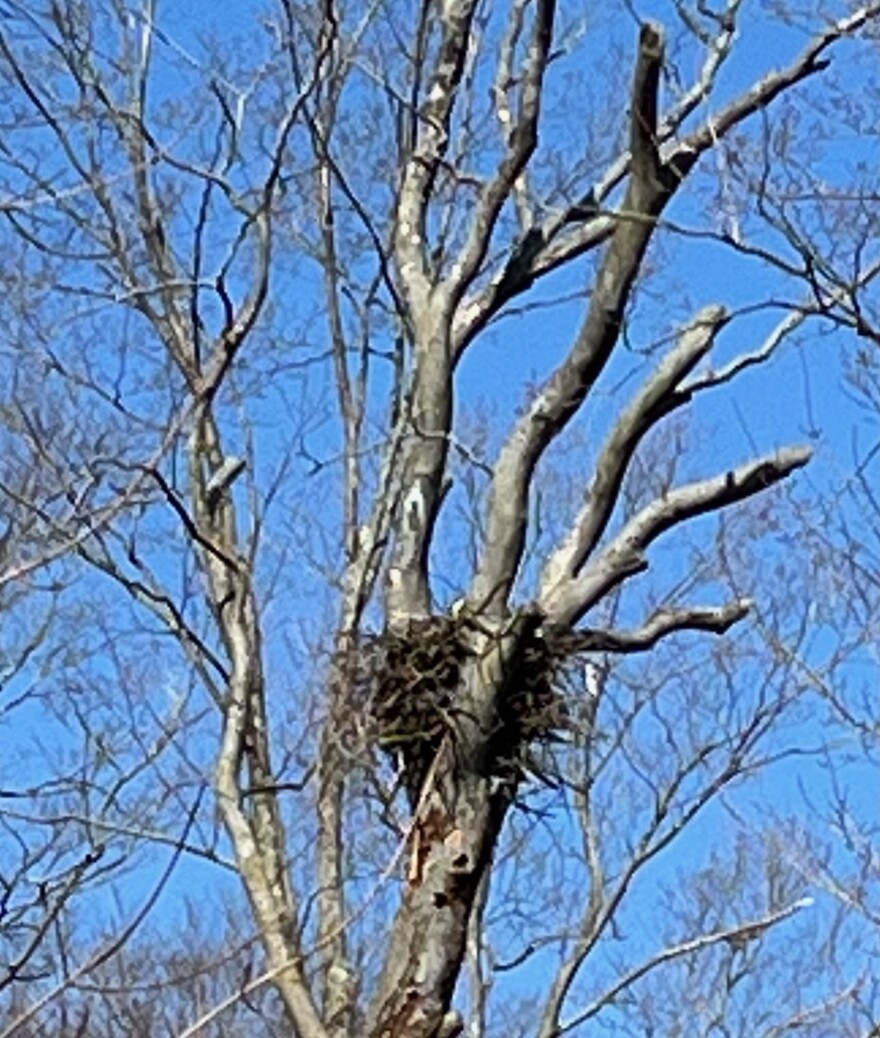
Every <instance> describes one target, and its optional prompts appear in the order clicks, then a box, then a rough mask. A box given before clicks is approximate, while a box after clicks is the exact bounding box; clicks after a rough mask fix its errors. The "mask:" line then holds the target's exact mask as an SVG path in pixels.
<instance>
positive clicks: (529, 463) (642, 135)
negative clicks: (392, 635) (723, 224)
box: [472, 25, 679, 610]
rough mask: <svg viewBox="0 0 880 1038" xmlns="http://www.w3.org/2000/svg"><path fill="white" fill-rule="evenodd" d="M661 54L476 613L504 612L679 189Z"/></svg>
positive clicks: (653, 60)
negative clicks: (544, 500) (667, 166)
mask: <svg viewBox="0 0 880 1038" xmlns="http://www.w3.org/2000/svg"><path fill="white" fill-rule="evenodd" d="M662 56H663V48H662V37H661V34H660V30H659V29H658V28H657V27H656V26H653V25H648V26H645V27H643V29H642V32H641V36H640V39H639V52H638V59H637V61H636V69H635V74H634V77H633V91H632V115H631V128H630V132H631V138H632V146H633V151H634V153H636V155H637V158H636V160H635V161H634V162H633V167H632V170H631V173H630V180H629V185H628V187H627V191H626V195H625V198H624V201H623V206H622V208H621V213H620V215H619V217H618V220H617V226H616V229H615V232H614V237H613V239H612V241H611V244H610V245H609V247H608V251H607V253H606V255H605V257H604V259H603V261H602V264H601V267H600V269H599V273H598V276H597V278H596V284H595V288H594V291H593V295H592V299H591V302H590V306H589V309H588V311H587V315H586V317H585V319H584V323H583V325H582V326H581V330H580V332H579V334H578V337H577V339H576V340H575V343H574V345H573V347H572V349H571V352H570V353H569V355H568V356H567V357H566V359H565V360H564V361H563V363H562V364H561V365H560V366H559V367H558V368H557V369H556V371H555V372H554V373H553V375H552V376H551V377H550V379H549V380H548V382H547V383H546V384H545V386H544V387H543V389H542V390H541V392H540V393H539V394H538V395H537V397H536V398H535V400H534V401H533V402H532V404H531V406H530V407H529V409H528V411H527V412H526V413H525V415H523V417H522V418H521V419H520V421H519V422H517V424H516V426H515V427H514V429H513V431H512V432H511V434H510V437H509V438H508V440H507V442H506V443H505V445H504V446H503V448H502V450H501V453H500V455H499V458H498V461H497V463H496V465H495V476H494V479H493V481H492V491H491V497H490V502H489V515H488V520H487V532H486V541H485V549H484V552H483V557H482V559H481V561H480V567H479V570H478V572H477V576H476V578H475V580H474V585H473V588H472V598H473V604H474V606H475V607H476V608H478V609H481V608H489V609H493V610H497V609H499V608H501V607H503V605H504V603H505V601H506V599H507V596H508V593H509V591H510V587H511V585H512V583H513V580H514V578H515V576H516V571H517V568H518V566H519V561H520V556H521V554H522V548H523V543H524V538H525V526H526V513H527V499H528V490H529V483H530V481H531V477H532V472H533V470H534V467H535V465H536V464H537V462H538V460H539V458H540V457H541V455H542V454H543V452H544V451H545V450H546V448H547V446H548V445H549V444H550V443H551V442H552V440H553V439H554V437H555V436H557V435H558V434H559V433H560V432H561V431H562V429H563V428H565V426H566V424H567V423H568V421H569V420H570V419H571V417H572V416H573V415H574V414H575V413H576V412H577V410H578V408H579V407H580V406H581V404H582V403H583V401H584V399H585V398H586V396H587V393H588V392H589V391H590V389H591V388H592V386H593V385H594V383H595V381H596V379H597V378H598V377H599V375H600V374H601V372H602V369H603V368H604V367H605V364H606V362H607V360H608V358H609V356H610V355H611V351H612V350H613V348H614V344H615V343H616V341H617V337H618V334H619V332H620V324H621V320H622V317H623V311H624V308H625V306H626V303H627V300H628V298H629V292H630V289H631V287H632V284H633V281H634V280H635V277H636V275H637V274H638V271H639V268H640V266H641V261H642V257H643V256H644V254H645V249H646V248H647V246H648V242H649V241H650V239H651V234H652V233H653V230H654V226H655V221H656V217H657V216H658V215H659V213H660V212H661V211H662V209H663V206H664V205H665V204H666V202H667V201H668V199H669V197H670V195H671V191H672V190H674V189H675V187H676V186H677V185H678V183H679V181H678V180H677V179H673V180H670V179H669V178H664V177H662V170H661V169H660V167H659V159H658V155H657V148H656V142H655V138H654V131H655V129H656V127H655V124H654V123H655V120H656V114H657V86H658V78H659V70H660V64H661V62H662Z"/></svg>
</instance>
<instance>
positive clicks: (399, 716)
mask: <svg viewBox="0 0 880 1038" xmlns="http://www.w3.org/2000/svg"><path fill="white" fill-rule="evenodd" d="M473 623H475V621H470V620H468V619H456V618H452V617H447V616H433V617H430V618H428V619H426V620H420V621H414V622H413V623H412V624H411V625H410V627H409V629H408V630H407V631H406V632H400V631H392V630H386V631H383V632H382V633H380V634H372V635H367V636H365V637H364V638H363V640H362V641H361V644H360V646H359V654H358V655H359V660H358V667H357V668H356V676H355V688H354V689H353V690H352V691H353V692H354V693H355V695H354V701H355V702H357V703H361V704H364V705H365V707H366V710H365V712H366V715H367V718H368V721H369V728H370V732H371V737H372V739H373V741H374V744H375V745H377V746H378V747H379V748H380V749H381V750H382V751H383V752H385V753H386V754H388V755H390V756H391V757H392V758H393V760H394V762H395V765H396V767H397V769H398V772H399V774H400V777H401V780H402V782H403V784H404V786H405V788H406V790H407V793H408V795H409V797H410V801H411V802H412V803H413V804H415V802H416V801H417V800H418V798H419V795H420V792H421V787H422V783H423V781H424V779H425V776H426V774H427V771H428V769H429V767H430V765H431V762H432V761H433V759H434V756H435V754H436V752H437V750H438V748H439V746H440V743H441V741H442V739H443V736H444V734H445V733H446V732H452V733H453V734H454V731H455V719H456V708H457V703H456V696H457V691H458V688H459V685H460V678H461V672H462V668H463V666H464V665H465V664H466V661H467V659H468V657H469V655H470V654H471V650H470V648H469V641H470V639H469V637H468V636H469V633H470V634H472V633H473V631H472V628H471V630H470V631H469V626H470V625H472V624H473ZM571 655H572V650H571V646H570V644H567V643H566V637H565V634H564V632H562V633H554V632H548V631H547V630H546V629H542V628H541V627H540V626H538V625H537V624H536V625H533V627H532V628H531V629H530V630H529V631H527V632H526V633H525V634H524V635H523V636H522V638H521V640H520V644H519V646H518V651H517V653H516V655H515V657H514V659H513V661H512V663H511V667H510V672H509V673H508V675H507V681H506V685H505V689H504V691H503V694H502V695H501V696H500V698H499V703H498V713H499V718H498V725H497V730H496V731H495V732H493V733H492V735H491V738H490V753H489V758H490V760H491V762H492V763H491V769H492V774H493V775H496V776H498V777H499V778H501V779H504V780H505V781H510V782H511V783H512V784H513V785H516V783H517V782H518V781H519V779H520V778H522V776H523V774H524V773H525V772H526V771H529V772H531V773H532V774H533V775H535V774H537V777H539V778H542V779H546V780H548V781H549V778H548V776H547V775H546V774H545V773H541V772H539V769H538V768H537V766H536V758H535V756H534V754H533V752H532V750H533V748H534V747H535V746H536V744H537V745H543V746H547V745H549V744H551V743H553V742H558V741H559V740H560V738H561V736H562V734H563V733H564V731H565V729H566V728H567V727H569V712H568V708H567V705H566V698H565V695H564V693H563V690H562V681H561V680H560V679H561V678H562V676H563V671H564V670H565V667H566V663H567V662H568V661H569V660H570V658H571ZM544 756H546V754H545V755H544Z"/></svg>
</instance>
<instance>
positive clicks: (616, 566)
mask: <svg viewBox="0 0 880 1038" xmlns="http://www.w3.org/2000/svg"><path fill="white" fill-rule="evenodd" d="M811 456H812V450H811V449H810V448H809V447H787V448H784V449H782V450H780V451H777V453H776V454H773V455H768V456H765V457H763V458H759V459H757V460H754V461H749V462H746V463H744V464H743V465H740V466H739V467H738V468H736V469H732V470H730V471H729V472H726V473H723V474H722V475H719V476H715V477H713V478H712V479H706V480H702V481H700V482H697V483H689V484H687V485H686V486H683V487H678V488H676V489H674V490H672V491H670V492H669V493H668V494H666V495H665V496H664V497H661V498H658V499H657V500H656V501H653V502H652V503H651V504H650V505H648V506H647V507H646V508H643V509H642V510H641V511H640V512H639V513H638V514H637V515H636V516H634V517H633V518H632V519H630V521H629V522H628V523H627V524H626V525H625V526H624V527H623V529H622V530H621V531H620V532H619V533H618V534H617V535H616V536H615V537H614V538H613V540H612V541H611V542H610V543H609V544H608V545H607V546H606V547H605V548H604V549H603V551H602V552H601V553H600V554H599V555H598V556H597V558H596V559H594V560H593V561H592V562H590V563H588V564H587V566H586V567H585V568H584V569H583V570H582V571H581V573H580V574H578V575H577V576H576V577H574V578H573V579H571V580H568V581H563V582H561V583H559V584H557V585H556V586H555V587H552V588H546V589H544V590H543V591H542V594H541V596H540V604H541V607H542V608H543V610H544V611H545V614H546V616H547V618H548V620H549V621H550V622H552V623H564V624H573V623H575V622H576V621H577V620H578V619H579V618H580V617H581V616H583V615H584V614H585V613H586V612H588V611H589V610H590V609H591V608H592V607H593V606H594V605H595V604H596V602H598V601H599V599H601V598H602V596H603V595H606V594H607V593H608V592H609V591H610V590H611V589H612V588H614V587H616V586H617V585H618V584H619V583H621V581H622V580H624V579H625V578H626V577H627V576H629V575H630V574H631V573H633V572H637V571H638V570H639V569H644V568H646V566H647V562H646V560H645V557H644V552H645V550H646V549H647V548H648V547H649V545H650V544H651V543H652V542H653V541H655V540H656V539H657V537H659V536H660V534H662V533H664V532H665V531H666V530H669V529H670V528H671V527H673V526H678V525H679V524H680V523H683V522H685V521H686V520H688V519H692V518H694V517H696V516H698V515H705V514H706V513H707V512H713V511H716V510H717V509H720V508H724V507H726V506H727V505H732V504H735V503H736V502H738V501H743V500H745V499H746V498H748V497H751V496H752V495H754V494H758V493H760V492H761V491H762V490H766V489H767V487H770V486H772V485H773V484H774V483H778V482H780V481H781V480H783V479H785V478H786V477H787V476H789V475H790V474H791V473H792V472H794V471H795V470H796V469H799V468H801V467H802V466H803V465H806V463H807V462H808V461H809V460H810V457H811Z"/></svg>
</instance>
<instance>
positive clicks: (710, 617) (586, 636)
mask: <svg viewBox="0 0 880 1038" xmlns="http://www.w3.org/2000/svg"><path fill="white" fill-rule="evenodd" d="M750 608H751V602H750V600H749V599H747V598H740V599H737V600H736V601H735V602H728V603H727V605H723V606H715V607H700V606H691V607H689V608H685V609H675V608H671V607H663V608H660V609H658V610H657V611H656V612H654V613H653V614H652V615H651V616H650V617H648V619H647V620H646V621H645V622H644V623H643V624H642V626H641V627H636V628H634V629H632V630H628V631H619V630H605V629H591V628H585V629H582V630H578V631H574V632H573V634H572V635H571V638H570V642H567V644H571V646H572V649H573V651H576V652H614V653H622V654H623V653H633V652H645V651H646V650H647V649H652V648H653V647H654V646H655V645H656V644H657V642H659V641H660V640H661V639H662V638H665V637H667V636H668V635H670V634H673V633H675V632H676V631H707V632H709V633H710V634H724V633H726V632H727V631H728V630H730V628H731V627H733V625H734V624H735V623H738V622H739V621H740V620H743V619H744V618H745V617H746V616H748V614H749V609H750Z"/></svg>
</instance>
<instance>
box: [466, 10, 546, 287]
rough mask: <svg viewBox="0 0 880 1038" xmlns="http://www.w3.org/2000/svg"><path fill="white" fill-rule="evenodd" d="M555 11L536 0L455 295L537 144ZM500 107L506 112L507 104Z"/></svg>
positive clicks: (472, 271) (482, 254)
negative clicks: (498, 151)
mask: <svg viewBox="0 0 880 1038" xmlns="http://www.w3.org/2000/svg"><path fill="white" fill-rule="evenodd" d="M555 10H556V3H555V0H538V2H537V9H536V11H535V19H534V24H533V26H532V36H531V41H530V43H529V49H528V56H527V59H526V62H525V67H524V69H523V72H522V83H521V86H520V93H519V110H518V112H517V114H516V120H515V122H514V123H513V125H512V126H510V128H509V132H508V138H507V153H506V154H505V156H504V158H503V160H502V161H501V163H500V165H499V167H498V171H497V172H496V174H495V176H494V177H493V178H492V180H490V181H489V183H488V184H486V186H485V187H484V188H483V190H482V192H481V193H480V198H479V200H478V202H477V207H476V212H475V213H474V217H473V220H472V222H471V226H470V231H469V233H468V236H467V240H466V242H465V244H464V245H463V247H462V249H461V252H460V253H459V255H458V257H457V260H456V263H455V264H454V265H453V267H452V271H453V277H454V282H455V296H456V299H458V298H460V297H461V295H462V293H463V292H465V291H466V290H467V288H468V286H469V285H470V284H471V282H472V281H473V278H474V277H475V276H476V274H477V272H478V271H479V269H480V267H481V266H482V263H483V261H484V260H485V258H486V253H487V251H488V249H489V245H490V243H491V241H492V232H493V231H494V229H495V225H496V223H497V221H498V217H499V215H500V213H501V210H502V208H503V206H504V204H505V202H506V201H507V199H508V198H509V197H510V193H511V191H512V190H513V188H514V185H515V183H516V181H517V178H518V177H519V176H520V175H521V173H522V172H523V170H524V169H525V168H526V166H527V164H528V162H529V159H531V157H532V155H533V153H534V151H535V148H536V147H537V144H538V121H539V118H540V111H541V97H542V94H543V90H544V73H545V71H546V69H547V61H548V57H549V54H550V46H551V43H552V41H553V18H554V14H555ZM515 13H517V12H515ZM496 89H499V90H500V89H502V87H500V86H499V87H497V88H496ZM501 111H503V112H505V113H506V112H507V109H502V110H501Z"/></svg>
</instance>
